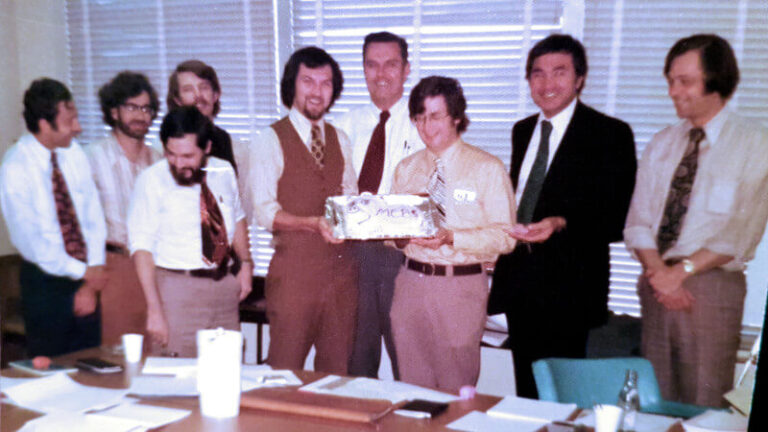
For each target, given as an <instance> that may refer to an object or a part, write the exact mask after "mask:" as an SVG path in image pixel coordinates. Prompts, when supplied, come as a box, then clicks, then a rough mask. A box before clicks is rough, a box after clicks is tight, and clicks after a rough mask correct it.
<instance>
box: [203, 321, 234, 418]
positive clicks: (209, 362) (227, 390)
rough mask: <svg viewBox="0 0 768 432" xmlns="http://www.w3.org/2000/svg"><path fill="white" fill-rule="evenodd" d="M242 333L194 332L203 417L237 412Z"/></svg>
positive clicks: (221, 416)
mask: <svg viewBox="0 0 768 432" xmlns="http://www.w3.org/2000/svg"><path fill="white" fill-rule="evenodd" d="M242 358H243V335H242V334H241V333H240V332H238V331H234V330H224V329H222V328H218V329H216V330H198V331H197V389H198V391H199V392H200V411H201V412H202V414H203V416H205V417H213V418H229V417H236V416H237V415H238V414H239V413H240V367H241V363H242Z"/></svg>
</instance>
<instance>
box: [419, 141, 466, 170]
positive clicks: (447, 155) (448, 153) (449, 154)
mask: <svg viewBox="0 0 768 432" xmlns="http://www.w3.org/2000/svg"><path fill="white" fill-rule="evenodd" d="M463 142H464V141H462V139H461V137H459V139H457V140H456V141H454V142H453V144H451V145H450V146H449V147H448V148H447V149H445V151H443V153H442V154H440V155H437V154H435V153H433V152H432V150H430V149H429V148H427V154H428V155H429V159H430V160H431V161H432V162H434V161H436V160H438V159H440V160H442V161H443V163H444V164H446V163H448V161H450V160H451V159H453V157H454V156H455V155H456V153H457V152H458V150H459V147H461V145H462V144H463Z"/></svg>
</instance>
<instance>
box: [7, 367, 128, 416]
mask: <svg viewBox="0 0 768 432" xmlns="http://www.w3.org/2000/svg"><path fill="white" fill-rule="evenodd" d="M4 391H5V394H6V395H8V397H9V398H10V399H11V400H12V401H13V403H15V404H17V405H19V406H22V407H24V408H28V409H31V410H33V411H39V412H44V413H50V412H55V411H69V412H85V411H90V410H94V409H100V408H106V407H109V406H112V405H117V404H118V403H120V402H121V400H122V399H123V397H125V395H126V394H127V393H128V390H126V389H107V388H100V387H90V386H85V385H82V384H80V383H77V382H75V381H74V380H73V379H72V378H70V377H69V375H67V374H54V375H51V376H47V377H42V378H38V379H35V380H32V381H30V382H27V383H24V384H19V385H17V386H15V387H11V388H9V389H7V390H4Z"/></svg>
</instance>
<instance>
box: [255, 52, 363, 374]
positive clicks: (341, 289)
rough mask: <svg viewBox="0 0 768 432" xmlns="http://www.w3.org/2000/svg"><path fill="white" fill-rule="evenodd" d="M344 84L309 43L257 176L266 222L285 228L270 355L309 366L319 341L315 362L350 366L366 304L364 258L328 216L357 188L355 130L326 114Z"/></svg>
mask: <svg viewBox="0 0 768 432" xmlns="http://www.w3.org/2000/svg"><path fill="white" fill-rule="evenodd" d="M342 85H343V78H342V75H341V70H340V69H339V65H338V64H337V63H336V61H335V60H334V59H333V58H332V57H331V56H330V55H328V53H326V52H325V51H323V50H322V49H320V48H317V47H306V48H302V49H300V50H298V51H296V52H295V53H293V55H292V56H291V58H290V59H289V60H288V63H286V65H285V71H284V72H283V78H282V81H281V83H280V95H281V97H282V101H283V104H285V106H286V107H289V108H290V112H289V113H288V115H287V116H285V117H283V118H282V119H281V120H279V121H277V122H276V123H274V124H272V126H270V127H269V128H266V129H264V130H262V131H260V132H259V133H258V135H256V136H255V138H254V140H253V143H254V146H253V152H252V154H251V166H252V167H253V168H252V169H251V171H250V178H251V180H250V182H249V183H250V184H251V185H254V186H255V187H254V190H253V194H252V195H253V204H254V207H253V210H254V214H255V215H256V219H257V221H258V223H259V224H260V225H262V226H264V227H266V228H267V229H269V230H271V231H272V233H273V234H274V236H275V255H274V257H273V258H272V262H271V263H270V265H269V272H268V274H267V281H266V287H265V288H266V291H265V294H266V299H267V316H268V317H269V325H270V328H269V335H270V345H269V358H268V359H267V363H269V364H270V365H271V366H272V367H274V368H278V369H281V368H290V369H302V368H303V366H304V360H305V359H306V357H307V354H308V353H309V350H310V348H311V347H312V345H315V348H316V350H317V355H316V356H315V370H317V371H323V372H330V373H336V374H346V373H347V359H349V355H350V352H351V350H352V335H353V332H354V326H355V315H356V307H357V267H356V266H355V261H354V257H353V255H352V250H351V249H350V248H349V245H346V244H337V243H340V241H338V240H335V239H334V238H333V236H332V234H331V229H330V226H329V225H328V223H327V222H326V220H325V219H324V218H323V213H324V204H325V200H326V198H327V197H329V196H334V195H341V194H350V193H352V194H354V193H356V192H357V177H356V176H355V171H354V168H352V164H351V160H350V158H349V156H350V154H351V151H350V144H349V139H348V138H347V136H346V135H345V134H344V132H342V131H341V130H338V129H336V128H334V127H333V126H331V125H330V124H329V123H328V122H326V121H325V120H324V118H323V117H324V116H325V113H326V112H328V110H329V109H330V107H331V105H333V102H334V101H336V99H338V98H339V95H340V94H341V89H342Z"/></svg>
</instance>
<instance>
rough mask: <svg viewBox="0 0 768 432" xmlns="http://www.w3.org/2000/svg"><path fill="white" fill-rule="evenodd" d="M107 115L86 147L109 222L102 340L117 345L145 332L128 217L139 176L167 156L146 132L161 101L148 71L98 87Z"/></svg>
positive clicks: (126, 74)
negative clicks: (105, 129)
mask: <svg viewBox="0 0 768 432" xmlns="http://www.w3.org/2000/svg"><path fill="white" fill-rule="evenodd" d="M99 102H100V103H101V111H102V118H103V120H104V123H106V124H107V125H109V126H110V127H111V128H112V131H111V132H109V133H108V134H107V136H106V137H104V139H102V140H100V141H98V142H95V143H93V144H91V145H89V146H86V147H85V151H86V154H87V155H88V161H89V162H90V165H91V171H92V172H93V180H94V183H95V184H96V189H97V190H98V191H99V199H100V200H101V206H102V208H103V209H104V217H105V219H106V223H107V246H106V249H107V268H108V269H109V271H110V273H111V274H112V275H113V277H112V279H111V280H110V283H109V284H108V285H107V286H106V287H105V288H104V290H103V291H102V292H101V323H102V332H101V340H102V343H103V344H107V345H109V344H116V343H119V342H120V337H121V335H122V334H124V333H142V332H143V330H144V326H145V324H146V310H147V306H146V302H145V300H144V294H143V293H142V291H141V285H139V279H138V277H137V276H136V270H135V268H134V266H133V262H131V257H130V254H129V253H128V247H127V245H128V230H127V228H126V225H125V218H126V216H127V214H128V205H129V204H130V201H131V192H132V191H133V185H134V183H135V182H136V177H137V176H138V175H139V173H141V172H142V171H144V169H145V168H147V167H148V166H150V165H152V164H153V163H155V162H156V161H157V160H158V159H160V158H161V157H162V155H161V153H160V152H159V151H158V150H157V149H155V148H153V147H151V145H148V144H147V143H146V142H145V140H144V137H145V135H146V134H147V132H148V131H149V127H150V125H151V124H152V120H154V119H155V117H157V110H158V107H159V106H160V102H159V101H158V97H157V92H156V91H155V89H154V88H153V87H152V85H151V84H150V83H149V80H148V79H147V77H146V76H144V75H143V74H140V73H136V72H130V71H124V72H120V73H119V74H117V75H116V76H115V77H114V78H112V80H111V81H109V82H108V83H106V84H104V86H103V87H101V89H100V90H99Z"/></svg>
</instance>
